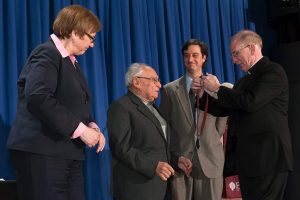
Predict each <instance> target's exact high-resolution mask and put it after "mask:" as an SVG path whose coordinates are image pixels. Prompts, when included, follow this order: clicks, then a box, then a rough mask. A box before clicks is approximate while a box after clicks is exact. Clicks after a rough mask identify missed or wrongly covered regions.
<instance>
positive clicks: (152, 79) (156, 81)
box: [137, 76, 160, 83]
mask: <svg viewBox="0 0 300 200" xmlns="http://www.w3.org/2000/svg"><path fill="white" fill-rule="evenodd" d="M137 78H143V79H148V80H151V81H153V82H154V83H160V79H159V78H158V77H157V78H154V77H143V76H137Z"/></svg>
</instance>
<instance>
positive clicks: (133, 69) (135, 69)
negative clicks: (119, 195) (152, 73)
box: [125, 63, 149, 87]
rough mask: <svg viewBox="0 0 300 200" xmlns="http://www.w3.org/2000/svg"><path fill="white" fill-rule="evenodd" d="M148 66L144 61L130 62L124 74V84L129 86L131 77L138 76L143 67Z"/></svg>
mask: <svg viewBox="0 0 300 200" xmlns="http://www.w3.org/2000/svg"><path fill="white" fill-rule="evenodd" d="M147 67H149V66H148V65H146V64H144V63H132V64H131V65H130V66H129V67H128V69H127V72H126V74H125V85H126V87H130V86H131V84H132V79H133V77H137V76H140V75H141V74H142V72H143V70H144V69H145V68H147Z"/></svg>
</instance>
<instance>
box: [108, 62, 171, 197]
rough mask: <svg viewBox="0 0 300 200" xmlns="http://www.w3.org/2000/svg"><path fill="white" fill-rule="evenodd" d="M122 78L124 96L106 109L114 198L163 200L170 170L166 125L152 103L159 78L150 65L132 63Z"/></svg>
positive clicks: (156, 94)
mask: <svg viewBox="0 0 300 200" xmlns="http://www.w3.org/2000/svg"><path fill="white" fill-rule="evenodd" d="M125 79H126V86H127V88H128V93H127V94H126V95H124V96H123V97H121V98H120V99H118V100H117V101H115V102H113V103H112V104H111V105H110V107H109V110H108V122H107V124H108V125H107V129H108V134H109V144H110V148H111V152H112V155H113V190H114V191H113V193H114V197H115V199H116V200H154V199H155V200H164V199H167V196H168V192H167V186H168V184H167V180H168V179H169V178H170V177H171V176H172V175H173V174H174V170H173V168H172V167H171V165H169V163H168V162H169V160H170V155H169V149H168V147H169V145H168V143H169V142H168V141H169V134H168V126H167V123H166V121H165V119H164V118H163V117H162V116H161V115H160V113H159V112H158V110H157V109H156V106H155V105H154V104H153V102H154V100H155V99H156V98H157V97H158V92H159V89H160V87H161V84H160V81H159V78H158V76H157V74H156V72H155V71H154V69H153V68H151V67H150V66H147V65H145V64H139V63H134V64H132V65H131V66H130V67H129V68H128V71H127V73H126V77H125Z"/></svg>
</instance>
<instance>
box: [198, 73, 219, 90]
mask: <svg viewBox="0 0 300 200" xmlns="http://www.w3.org/2000/svg"><path fill="white" fill-rule="evenodd" d="M202 79H203V87H204V89H205V90H207V91H210V92H215V93H217V92H218V91H219V88H220V82H219V80H218V78H217V77H216V76H214V75H212V74H209V73H207V74H206V76H204V77H203V78H202Z"/></svg>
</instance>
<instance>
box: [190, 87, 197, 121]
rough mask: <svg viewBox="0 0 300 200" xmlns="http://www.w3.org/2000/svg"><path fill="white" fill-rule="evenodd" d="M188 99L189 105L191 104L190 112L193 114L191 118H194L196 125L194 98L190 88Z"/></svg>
mask: <svg viewBox="0 0 300 200" xmlns="http://www.w3.org/2000/svg"><path fill="white" fill-rule="evenodd" d="M189 98H190V103H191V108H192V112H193V118H194V123H195V124H196V120H195V114H196V107H195V106H196V105H195V104H196V96H195V93H194V92H193V90H192V88H191V89H190V91H189Z"/></svg>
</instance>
